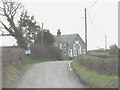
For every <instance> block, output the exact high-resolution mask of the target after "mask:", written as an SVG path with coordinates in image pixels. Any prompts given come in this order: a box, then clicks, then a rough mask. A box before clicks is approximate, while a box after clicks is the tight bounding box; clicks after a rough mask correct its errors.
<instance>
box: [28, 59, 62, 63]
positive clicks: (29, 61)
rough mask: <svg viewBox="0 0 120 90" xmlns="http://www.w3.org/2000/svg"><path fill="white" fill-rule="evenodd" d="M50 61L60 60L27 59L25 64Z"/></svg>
mask: <svg viewBox="0 0 120 90" xmlns="http://www.w3.org/2000/svg"><path fill="white" fill-rule="evenodd" d="M50 61H61V60H32V59H31V60H28V61H27V64H35V63H41V62H50Z"/></svg>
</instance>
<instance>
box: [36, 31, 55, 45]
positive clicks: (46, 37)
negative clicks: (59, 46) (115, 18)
mask: <svg viewBox="0 0 120 90" xmlns="http://www.w3.org/2000/svg"><path fill="white" fill-rule="evenodd" d="M41 35H42V31H40V32H39V33H38V34H37V39H36V41H35V43H37V44H41ZM54 41H55V39H54V36H53V35H52V34H51V33H50V32H49V30H48V29H44V30H43V44H44V45H53V43H54Z"/></svg>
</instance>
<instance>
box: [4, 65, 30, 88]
mask: <svg viewBox="0 0 120 90" xmlns="http://www.w3.org/2000/svg"><path fill="white" fill-rule="evenodd" d="M29 67H30V65H24V66H23V67H22V68H21V69H18V68H16V67H14V66H12V65H10V66H8V67H7V70H6V71H5V75H6V77H5V78H2V88H9V87H10V86H11V85H12V83H13V82H14V81H16V80H17V79H18V78H19V77H20V75H22V74H23V72H24V71H26V70H27V69H28V68H29ZM3 77H4V76H3Z"/></svg>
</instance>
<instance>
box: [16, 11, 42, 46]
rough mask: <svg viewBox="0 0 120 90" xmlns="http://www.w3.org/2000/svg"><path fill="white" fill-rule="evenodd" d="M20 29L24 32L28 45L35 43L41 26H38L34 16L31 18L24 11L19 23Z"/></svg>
mask: <svg viewBox="0 0 120 90" xmlns="http://www.w3.org/2000/svg"><path fill="white" fill-rule="evenodd" d="M18 22H19V23H18V25H19V29H21V30H22V32H23V35H24V37H25V38H26V42H27V43H29V44H30V43H34V41H35V40H36V37H37V33H38V31H40V26H39V25H37V23H36V20H35V19H34V16H29V15H28V13H27V11H25V12H24V11H23V12H22V13H21V16H20V21H18Z"/></svg>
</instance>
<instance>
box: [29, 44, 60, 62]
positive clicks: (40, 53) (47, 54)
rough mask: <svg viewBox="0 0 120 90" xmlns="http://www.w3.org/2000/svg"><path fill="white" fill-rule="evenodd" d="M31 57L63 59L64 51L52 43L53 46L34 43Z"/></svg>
mask: <svg viewBox="0 0 120 90" xmlns="http://www.w3.org/2000/svg"><path fill="white" fill-rule="evenodd" d="M30 57H31V58H32V59H58V60H61V59H62V52H61V50H60V49H59V48H57V47H55V46H53V45H51V46H43V47H42V46H41V45H38V44H33V45H32V46H31V54H30Z"/></svg>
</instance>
